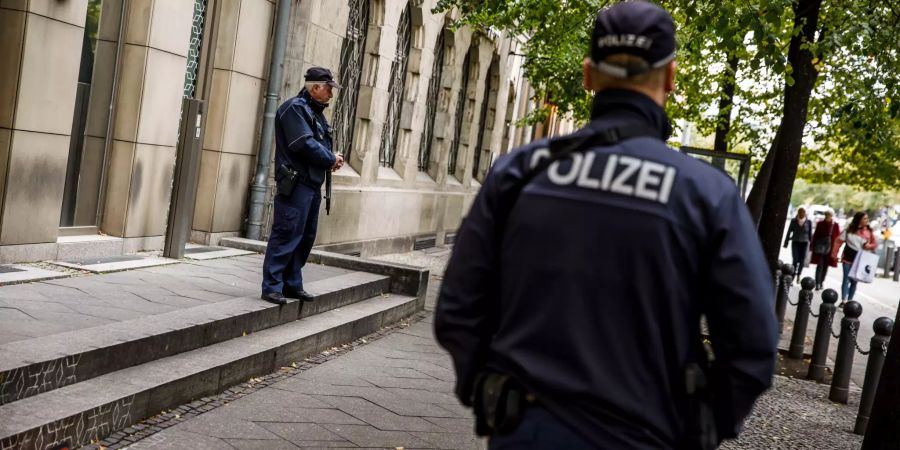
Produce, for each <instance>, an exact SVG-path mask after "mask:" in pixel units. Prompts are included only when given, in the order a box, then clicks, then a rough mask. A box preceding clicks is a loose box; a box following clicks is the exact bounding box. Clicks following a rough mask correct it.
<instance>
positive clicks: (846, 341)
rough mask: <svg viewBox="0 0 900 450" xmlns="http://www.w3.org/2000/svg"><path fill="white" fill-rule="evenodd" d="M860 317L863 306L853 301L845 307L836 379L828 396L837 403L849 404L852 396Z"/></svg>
mask: <svg viewBox="0 0 900 450" xmlns="http://www.w3.org/2000/svg"><path fill="white" fill-rule="evenodd" d="M860 315H862V305H860V304H859V303H857V302H854V301H852V300H851V301H849V302H847V303H846V304H845V305H844V318H843V319H841V337H840V339H838V348H837V355H835V356H834V378H832V379H831V392H829V394H828V398H829V399H831V401H833V402H836V403H844V404H847V400H848V399H849V396H850V373H851V371H852V370H853V356H854V353H855V352H856V334H857V333H858V332H859V319H858V317H859V316H860Z"/></svg>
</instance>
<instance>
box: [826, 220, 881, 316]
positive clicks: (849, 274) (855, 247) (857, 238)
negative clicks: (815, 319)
mask: <svg viewBox="0 0 900 450" xmlns="http://www.w3.org/2000/svg"><path fill="white" fill-rule="evenodd" d="M841 244H846V245H844V254H843V255H841V266H843V269H844V280H843V282H841V302H840V303H839V304H838V307H841V306H843V305H844V303H845V302H847V301H849V300H853V294H855V293H856V283H857V281H858V280H859V279H860V278H862V279H866V278H865V277H864V276H863V273H861V272H864V271H865V261H863V260H864V258H865V256H864V255H861V254H864V253H866V252H873V251H875V248H876V247H877V246H878V243H877V242H876V241H875V233H873V232H872V229H871V228H869V216H868V215H867V214H866V213H864V212H858V213H856V214H854V215H853V220H851V221H850V225H848V226H847V228H846V229H845V230H844V231H841V235H840V236H839V237H838V238H837V240H836V241H835V245H834V246H832V250H831V252H832V253H831V257H832V258H837V255H838V251H839V250H840V248H841ZM858 260H859V263H857V264H856V266H855V267H854V262H856V261H858ZM851 269H854V270H852V271H851ZM872 272H873V273H874V265H873V266H872Z"/></svg>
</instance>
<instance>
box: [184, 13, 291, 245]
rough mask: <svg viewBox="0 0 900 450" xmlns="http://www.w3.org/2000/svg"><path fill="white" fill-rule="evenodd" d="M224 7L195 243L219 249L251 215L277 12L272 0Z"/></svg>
mask: <svg viewBox="0 0 900 450" xmlns="http://www.w3.org/2000/svg"><path fill="white" fill-rule="evenodd" d="M221 8H222V10H221V19H220V22H219V23H218V39H217V42H216V46H215V49H216V54H215V68H214V70H213V74H212V89H211V92H210V97H209V99H208V107H207V111H208V116H207V122H206V132H205V134H204V138H203V154H202V158H201V162H200V181H199V184H198V191H197V201H196V205H195V207H194V222H193V230H194V233H193V238H194V240H197V241H200V242H204V243H207V244H213V245H215V244H217V243H218V240H219V238H221V237H222V236H223V235H225V236H227V235H237V234H239V232H240V231H241V225H242V223H243V219H244V215H245V213H246V203H247V187H248V186H249V183H250V179H251V177H252V176H253V171H254V170H255V168H256V155H257V151H258V135H259V126H260V123H261V120H262V116H261V114H262V102H263V95H264V94H265V92H264V90H265V84H266V83H265V78H266V76H267V74H266V71H267V67H266V64H267V63H268V61H269V56H270V53H271V51H270V50H269V36H270V35H271V32H272V23H273V14H274V12H275V5H274V3H273V2H271V1H270V0H225V1H223V2H222V4H221Z"/></svg>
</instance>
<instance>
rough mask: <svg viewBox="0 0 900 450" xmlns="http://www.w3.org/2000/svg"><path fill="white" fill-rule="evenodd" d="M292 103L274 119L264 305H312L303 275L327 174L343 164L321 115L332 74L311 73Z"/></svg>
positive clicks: (332, 84) (330, 89) (328, 96)
mask: <svg viewBox="0 0 900 450" xmlns="http://www.w3.org/2000/svg"><path fill="white" fill-rule="evenodd" d="M305 81H306V84H305V85H304V88H303V90H301V91H300V93H299V94H297V96H296V97H292V98H290V99H289V100H288V101H286V102H284V103H283V104H282V105H281V106H280V107H279V108H278V111H277V112H276V114H277V116H276V118H275V181H276V183H277V187H278V193H277V194H276V195H275V211H274V217H273V219H272V233H271V234H270V235H269V242H268V244H267V245H266V256H265V260H264V262H263V281H262V299H263V300H266V301H269V302H272V303H276V304H283V303H286V302H287V299H291V298H293V299H300V300H303V301H310V300H312V299H313V297H312V295H310V294H309V293H308V292H306V291H305V290H304V289H303V274H302V273H301V269H302V268H303V266H304V265H305V264H306V259H307V258H309V253H310V251H311V250H312V246H313V242H315V240H316V231H317V229H318V220H319V205H320V203H321V200H322V183H324V181H325V172H326V171H328V170H331V171H334V170H337V169H340V168H341V166H342V165H343V164H344V158H343V157H342V156H341V155H340V154H334V153H332V137H331V136H332V132H331V127H330V126H329V125H328V122H327V121H326V120H325V116H324V115H323V114H322V111H324V110H325V108H326V107H328V101H329V100H331V98H332V97H333V95H334V93H333V89H334V88H340V85H339V84H337V82H335V81H334V77H333V76H332V74H331V71H329V70H328V69H325V68H322V67H311V68H310V69H309V70H307V71H306V75H305Z"/></svg>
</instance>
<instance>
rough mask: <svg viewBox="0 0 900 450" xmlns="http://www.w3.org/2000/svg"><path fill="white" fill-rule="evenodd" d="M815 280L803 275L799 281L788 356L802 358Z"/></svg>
mask: <svg viewBox="0 0 900 450" xmlns="http://www.w3.org/2000/svg"><path fill="white" fill-rule="evenodd" d="M815 287H816V280H814V279H812V278H811V277H804V278H803V280H801V281H800V297H799V299H798V300H797V315H796V316H795V317H794V331H793V333H792V334H791V346H790V347H789V348H788V358H793V359H803V348H804V344H805V343H806V325H807V324H808V323H809V308H810V304H811V303H812V298H813V288H815Z"/></svg>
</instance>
